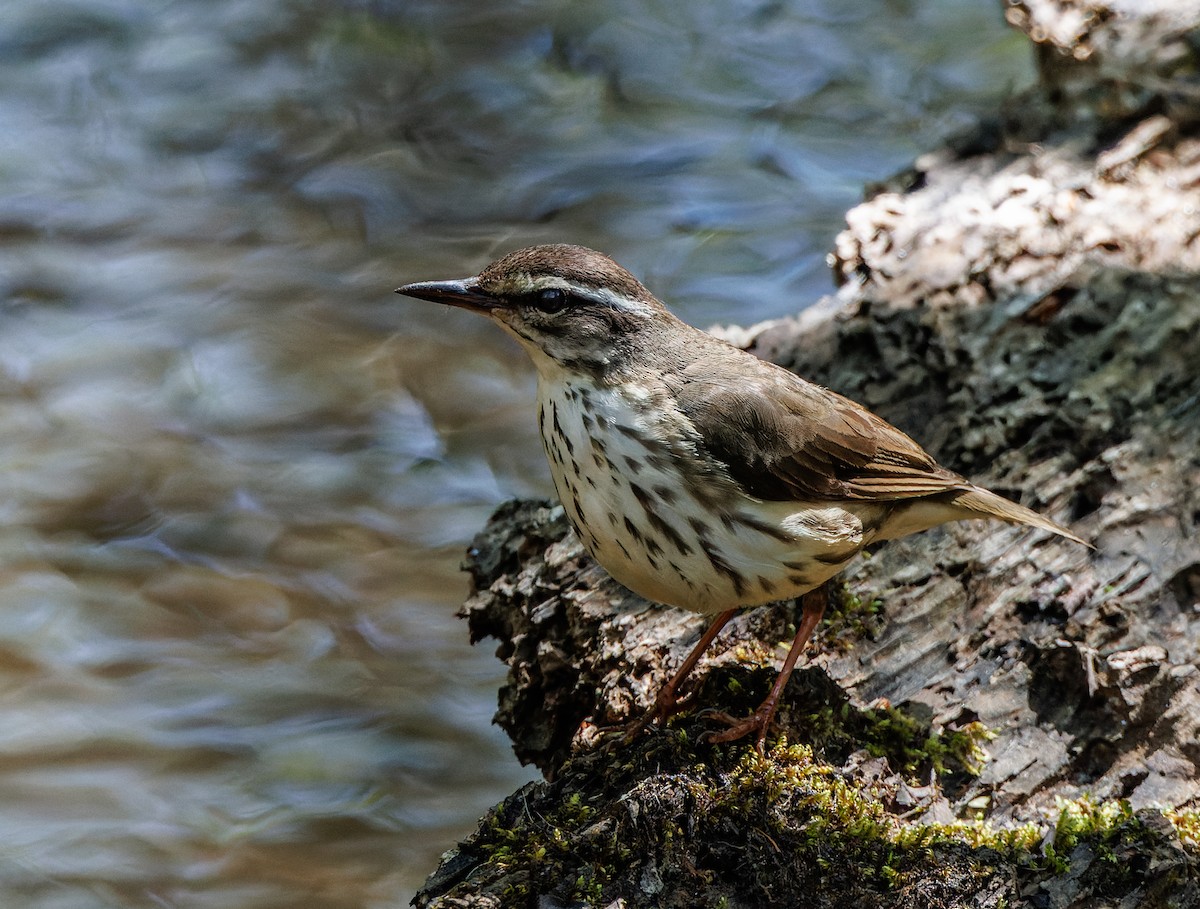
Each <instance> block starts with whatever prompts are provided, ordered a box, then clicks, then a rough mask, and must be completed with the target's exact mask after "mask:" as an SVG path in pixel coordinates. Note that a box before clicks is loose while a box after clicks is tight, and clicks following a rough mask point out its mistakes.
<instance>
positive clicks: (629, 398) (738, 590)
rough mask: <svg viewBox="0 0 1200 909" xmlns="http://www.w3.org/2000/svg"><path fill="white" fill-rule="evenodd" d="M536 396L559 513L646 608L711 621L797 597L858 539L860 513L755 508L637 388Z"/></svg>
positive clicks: (840, 561) (561, 390)
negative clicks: (674, 609)
mask: <svg viewBox="0 0 1200 909" xmlns="http://www.w3.org/2000/svg"><path fill="white" fill-rule="evenodd" d="M538 391H539V394H538V401H539V420H540V423H541V430H542V440H543V443H544V444H545V448H546V455H547V457H548V458H549V461H550V469H551V473H552V475H553V477H554V484H555V487H556V489H557V490H558V495H559V498H560V499H561V500H562V503H563V507H564V508H565V510H566V513H567V516H568V517H569V518H570V520H571V523H572V524H573V525H574V527H575V530H576V532H577V533H578V534H579V537H580V539H581V540H582V541H583V544H584V546H585V547H586V548H587V549H588V551H589V552H590V553H591V555H592V556H593V557H594V558H595V559H596V561H597V562H599V563H600V564H601V565H602V566H604V568H605V569H606V570H607V571H608V572H609V574H611V575H612V576H613V577H614V578H616V579H617V580H618V581H620V582H621V583H622V584H624V585H625V586H626V587H628V588H629V589H630V590H633V591H634V592H635V593H638V594H641V595H642V596H644V597H646V598H647V599H649V600H653V601H655V602H659V603H666V604H669V605H672V606H679V607H682V608H685V609H690V610H693V611H696V612H704V613H713V612H720V611H723V610H726V609H730V608H733V607H735V606H753V605H758V604H761V603H769V602H772V601H774V600H780V599H786V598H789V597H793V596H798V595H799V594H801V593H804V592H806V591H808V590H811V589H813V588H814V587H817V586H819V585H820V584H822V583H824V582H825V581H826V580H828V579H829V578H831V577H833V575H835V574H837V573H838V572H839V571H840V570H841V569H842V568H843V567H844V566H845V564H846V562H847V561H848V560H849V559H850V558H853V556H854V555H855V554H856V553H857V552H858V551H859V550H860V549H861V548H862V546H863V545H864V543H865V541H864V538H863V520H862V518H864V517H867V515H860V514H855V513H852V512H851V511H849V510H847V509H846V508H842V507H839V506H837V505H832V504H829V503H819V504H818V503H812V504H809V505H806V504H805V503H795V502H786V503H778V502H760V501H758V500H756V499H752V498H749V497H748V496H745V495H743V494H742V493H740V492H739V491H738V490H737V489H736V487H735V486H734V484H733V483H732V481H730V480H729V479H728V478H724V477H720V476H717V475H715V474H712V473H711V472H706V470H705V467H704V465H703V463H702V462H700V461H698V460H697V459H696V447H695V430H694V429H693V428H692V427H691V426H690V424H689V423H687V421H686V419H685V418H683V417H681V416H680V415H678V414H675V413H672V412H670V411H666V410H663V409H660V408H654V407H647V406H645V405H646V404H647V403H648V402H647V401H646V400H645V399H643V400H638V399H637V398H636V395H638V394H639V391H638V390H637V389H632V388H630V387H629V386H618V387H615V388H609V389H605V390H601V391H598V390H596V389H595V388H590V389H588V388H587V387H585V386H583V385H580V384H576V383H573V382H570V381H567V382H563V381H561V377H560V380H559V381H555V382H552V383H549V382H548V383H543V384H541V385H540V386H539V389H538ZM642 394H643V395H644V393H642ZM635 405H636V406H635ZM650 421H653V422H654V423H655V424H656V426H655V427H654V428H655V430H656V431H655V432H654V433H653V434H652V435H650V434H647V432H646V430H647V423H648V422H650ZM660 439H668V440H669V442H665V443H664V442H661V441H657V440H660ZM681 471H682V472H684V474H685V475H686V477H689V478H690V480H688V481H687V482H684V481H683V480H681ZM864 507H865V508H871V507H872V506H864ZM856 510H861V509H856Z"/></svg>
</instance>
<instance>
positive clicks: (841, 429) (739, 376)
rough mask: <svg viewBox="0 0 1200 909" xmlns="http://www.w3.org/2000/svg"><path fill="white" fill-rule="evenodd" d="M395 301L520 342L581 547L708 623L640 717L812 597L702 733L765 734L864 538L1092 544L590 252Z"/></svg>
mask: <svg viewBox="0 0 1200 909" xmlns="http://www.w3.org/2000/svg"><path fill="white" fill-rule="evenodd" d="M397 293H401V294H406V295H408V296H410V297H417V298H420V299H423V300H432V301H434V302H438V303H446V304H449V305H451V306H459V307H462V308H463V309H470V310H473V311H475V312H479V313H483V314H484V315H486V316H488V317H490V318H491V319H492V320H493V321H495V322H496V323H497V324H498V325H500V327H501V328H504V329H505V330H506V331H508V332H509V333H510V334H512V335H513V336H514V337H515V338H516V339H517V340H518V341H519V342H520V343H521V346H523V347H524V348H525V350H526V351H528V353H529V356H530V357H531V358H532V359H533V362H534V365H535V366H536V367H537V372H538V423H539V426H540V428H541V434H542V444H543V446H544V447H545V450H546V456H547V458H548V459H549V461H550V472H551V474H552V475H553V477H554V486H555V488H556V489H557V491H558V495H559V498H560V499H561V500H562V504H563V507H564V509H565V510H566V513H567V516H568V517H569V518H570V520H571V524H572V525H573V526H574V528H575V531H576V533H577V534H578V535H579V538H580V539H581V540H582V541H583V544H584V546H585V547H586V548H587V550H588V552H590V553H591V554H592V556H593V557H594V558H595V559H596V561H597V562H599V563H600V564H601V565H602V566H604V568H605V569H607V571H608V572H609V574H611V575H612V576H613V577H614V578H616V579H617V580H618V581H620V582H621V583H622V584H624V585H625V586H626V587H628V588H629V589H630V590H632V591H634V592H636V593H638V594H641V595H642V596H643V597H645V598H647V599H649V600H653V601H655V602H658V603H666V604H669V605H671V606H678V607H680V608H683V609H689V610H692V611H694V612H699V613H704V614H709V615H716V619H715V620H714V621H713V623H712V625H711V626H710V627H709V629H708V631H706V632H705V634H704V635H703V637H702V638H701V639H700V641H699V642H698V643H697V645H696V646H695V648H694V649H693V650H692V652H691V653H690V654H689V655H688V657H687V659H686V660H685V661H684V663H683V665H682V666H681V667H680V669H679V670H678V671H677V672H676V674H675V676H674V677H673V678H672V679H671V680H670V681H669V682H667V684H666V685H664V686H663V688H662V690H661V691H660V692H659V695H658V697H657V699H656V701H655V704H654V707H653V708H652V709H651V711H650V713H649V714H648V715H647V717H646V718H645V719H644V720H643V721H642V722H641V723H640V724H637V728H641V727H642V726H644V725H646V724H648V723H650V722H652V721H654V720H655V719H663V718H665V717H666V716H668V715H669V714H670V713H672V712H673V711H674V710H675V709H676V707H677V703H678V696H677V692H678V690H679V688H680V684H681V683H682V681H683V679H684V678H685V677H686V676H687V674H688V673H689V672H690V671H691V669H692V668H693V667H694V666H695V665H696V663H697V662H698V661H699V659H700V656H701V655H702V654H703V652H704V651H705V650H706V649H707V647H708V646H709V644H711V643H712V641H713V639H714V638H715V637H716V636H717V633H718V632H719V631H720V630H721V628H722V627H723V626H724V625H725V623H726V622H728V621H729V620H730V618H732V617H733V615H734V614H735V613H736V612H737V610H739V609H741V608H744V607H747V606H758V605H761V604H764V603H769V602H773V601H776V600H783V599H788V598H791V597H797V596H800V595H802V594H806V596H805V598H804V600H803V609H802V620H801V623H800V628H799V629H798V630H797V632H796V637H795V640H794V641H793V642H792V647H791V650H790V651H789V653H788V656H787V659H786V660H785V662H784V665H783V669H782V671H781V672H780V673H779V676H778V678H777V679H776V681H775V684H774V686H773V687H772V689H771V693H770V694H769V695H768V697H767V699H766V700H765V701H764V702H763V704H762V706H761V707H759V708H758V710H756V711H755V712H754V713H753V714H752V715H751V716H749V717H747V718H744V719H740V720H734V719H732V718H729V717H724V718H723V719H725V721H726V722H728V723H729V728H728V729H727V730H725V731H723V732H721V733H720V734H718V735H714V736H711V738H712V739H713V740H717V741H731V740H733V739H736V738H740V737H741V736H744V735H748V734H750V733H754V734H756V735H757V738H758V742H759V744H760V745H761V742H762V739H763V736H764V735H765V734H766V731H767V728H768V727H769V725H770V724H771V721H772V719H773V717H774V714H775V709H776V707H777V705H778V702H779V697H780V694H781V693H782V691H783V688H784V685H786V683H787V680H788V676H789V675H790V674H791V672H792V669H793V668H794V667H795V665H796V660H797V658H798V657H799V655H800V653H801V651H802V650H803V649H804V646H805V643H806V642H807V641H808V639H809V637H810V636H811V635H812V632H813V630H814V628H815V627H816V625H817V623H818V622H819V621H820V620H821V617H822V615H823V614H824V611H825V597H824V594H823V588H822V585H824V583H825V582H826V581H827V580H829V579H830V578H832V577H833V576H834V575H836V574H837V573H838V572H839V571H841V570H842V569H843V568H845V567H846V565H847V564H848V563H849V562H850V560H851V559H853V558H854V557H855V556H856V555H857V554H858V553H859V552H860V551H862V549H863V547H865V546H867V545H869V544H871V543H874V542H877V541H879V540H889V539H895V538H897V537H902V536H906V535H908V534H911V533H917V532H918V531H921V530H927V529H929V528H931V527H935V526H937V525H939V524H943V523H946V522H947V521H960V520H970V519H975V518H997V519H999V520H1001V521H1007V522H1009V523H1013V524H1028V525H1030V526H1033V527H1038V528H1041V529H1043V530H1048V531H1051V532H1053V533H1057V534H1061V535H1062V536H1064V537H1067V538H1068V539H1071V540H1074V541H1076V542H1079V543H1083V542H1084V541H1083V540H1081V539H1080V538H1079V537H1077V536H1075V535H1074V534H1073V533H1071V532H1070V531H1068V530H1066V529H1065V528H1063V527H1061V526H1059V525H1058V524H1056V523H1054V522H1053V521H1051V520H1049V519H1048V518H1044V517H1042V516H1041V515H1039V514H1037V513H1035V512H1033V511H1030V510H1029V509H1028V508H1025V507H1024V506H1022V505H1017V504H1016V503H1014V502H1010V501H1008V500H1007V499H1004V498H1002V497H1000V496H998V495H996V494H995V493H993V492H989V491H988V490H986V489H983V488H982V487H980V486H976V485H974V484H972V483H971V482H970V481H968V480H966V479H964V478H963V477H961V476H959V475H958V474H956V473H953V472H952V471H949V470H946V469H945V468H944V467H941V466H939V465H938V464H937V463H936V462H935V461H934V460H933V458H931V457H930V456H929V455H928V454H926V453H925V451H924V450H923V449H922V448H921V447H920V446H919V445H917V443H916V442H914V441H913V440H912V439H910V438H909V437H908V436H906V435H905V434H904V433H902V432H901V431H900V430H898V429H896V428H895V427H893V426H891V425H890V424H889V423H887V422H885V421H884V420H882V419H881V418H879V417H877V416H875V414H873V413H871V412H870V411H868V410H866V409H864V408H863V407H860V406H859V405H858V404H855V403H854V402H853V401H851V400H849V399H847V398H844V397H842V396H841V395H839V394H835V393H834V392H832V391H829V390H827V389H825V388H822V387H820V386H819V385H814V384H812V383H811V382H806V381H805V380H804V379H801V378H799V377H798V376H796V375H794V374H793V373H790V372H788V371H787V370H785V369H782V368H781V367H778V366H775V365H773V364H771V363H767V362H764V361H763V360H759V359H758V358H757V357H755V356H753V355H751V354H749V353H746V352H745V351H743V350H739V349H738V348H736V347H734V346H732V345H730V344H727V343H726V342H724V341H722V340H719V339H718V338H715V337H713V336H712V335H709V334H707V333H706V332H703V331H700V330H699V329H696V328H693V327H692V326H690V325H688V324H686V323H684V322H682V321H680V320H679V319H677V318H676V317H675V316H674V315H672V314H671V313H670V312H669V311H668V310H667V308H666V307H665V306H664V305H663V304H662V303H661V302H659V300H658V299H656V298H655V297H654V295H653V294H651V293H650V292H649V291H648V290H646V288H645V287H643V286H642V285H641V284H640V283H639V282H638V281H637V279H636V278H634V277H633V275H631V274H630V273H629V272H627V271H626V270H625V269H624V268H622V267H621V266H620V265H618V264H617V263H616V262H614V261H612V260H611V259H609V258H608V257H607V256H605V255H602V254H601V253H598V252H595V251H594V250H590V249H585V248H583V247H579V246H567V245H554V246H535V247H531V248H529V249H522V250H518V251H517V252H513V253H510V254H509V255H507V256H504V257H503V258H501V259H499V260H497V261H495V262H493V263H492V264H491V265H489V266H488V267H487V268H485V269H484V270H483V271H482V272H481V273H480V274H478V275H477V276H475V277H472V278H466V279H463V280H456V281H427V282H422V283H417V284H407V285H405V286H404V287H401V288H399V289H398V290H397ZM1084 545H1087V544H1086V543H1085V544H1084Z"/></svg>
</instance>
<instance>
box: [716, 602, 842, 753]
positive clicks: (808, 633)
mask: <svg viewBox="0 0 1200 909" xmlns="http://www.w3.org/2000/svg"><path fill="white" fill-rule="evenodd" d="M828 603H829V597H828V596H827V595H826V593H825V588H824V586H821V587H818V588H817V589H816V590H810V591H809V592H808V593H806V594H805V595H804V599H803V600H802V601H801V604H800V608H801V610H802V613H801V616H800V627H799V629H797V631H796V637H795V638H793V639H792V649H791V650H789V651H788V655H787V659H786V660H784V661H783V668H782V669H781V670H779V675H778V677H777V678H776V679H775V684H774V685H772V686H771V693H770V694H768V695H767V699H766V700H765V701H763V702H762V704H761V705H759V708H758V709H757V710H755V711H754V713H752V714H750V716H748V717H745V718H744V719H741V720H737V719H734V718H732V717H728V716H726V717H721V719H723V720H725V721H727V722H728V723H729V728H728V729H726V730H725V731H724V732H717V733H710V734H709V736H708V740H709V741H710V742H733V741H736V740H737V739H740V738H742V737H743V736H747V735H749V734H750V733H752V732H753V733H756V734H757V737H758V738H757V742H756V744H757V747H758V749H759V751H761V750H762V746H763V739H764V738H766V736H767V729H769V728H770V726H771V721H772V720H774V719H775V711H776V710H777V709H778V707H779V698H780V696H781V695H782V694H783V689H784V687H786V685H787V683H788V679H789V678H790V677H791V675H792V670H793V669H795V668H796V661H797V660H798V659H800V654H801V653H802V652H803V650H804V645H805V644H807V643H808V639H809V638H811V637H812V633H813V631H815V630H816V627H817V625H818V624H819V623H820V621H821V619H822V617H824V615H825V607H826V606H827V605H828Z"/></svg>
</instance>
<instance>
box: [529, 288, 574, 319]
mask: <svg viewBox="0 0 1200 909" xmlns="http://www.w3.org/2000/svg"><path fill="white" fill-rule="evenodd" d="M534 299H535V301H536V302H535V303H534V305H535V306H537V308H538V309H540V310H541V311H542V312H548V313H552V314H553V313H556V312H562V311H563V309H565V308H566V305H567V292H566V291H565V290H563V289H562V288H561V287H547V288H546V289H545V290H542V291H538V294H537V296H536V297H535V298H534Z"/></svg>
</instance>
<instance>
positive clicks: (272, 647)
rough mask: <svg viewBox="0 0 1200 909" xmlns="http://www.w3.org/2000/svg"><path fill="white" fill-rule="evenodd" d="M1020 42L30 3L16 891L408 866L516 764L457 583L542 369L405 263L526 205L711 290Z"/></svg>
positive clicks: (799, 4)
mask: <svg viewBox="0 0 1200 909" xmlns="http://www.w3.org/2000/svg"><path fill="white" fill-rule="evenodd" d="M1031 79H1032V66H1031V62H1030V58H1029V53H1028V48H1027V47H1026V46H1025V43H1024V41H1023V39H1021V38H1020V37H1019V36H1017V35H1015V34H1010V33H1009V32H1008V31H1007V30H1006V29H1005V27H1004V26H1003V23H1002V20H1001V4H1000V3H999V2H984V3H981V2H979V0H924V2H921V0H858V2H854V3H846V2H844V0H792V2H786V0H778V2H766V0H762V2H750V0H710V2H704V3H689V4H684V3H679V2H674V0H661V2H658V0H609V2H603V0H572V2H567V0H561V2H555V0H511V2H506V3H496V4H487V3H480V2H478V0H408V2H403V0H357V2H355V0H341V2H316V0H307V2H306V0H4V4H3V11H2V12H0V123H2V124H3V129H2V131H0V290H2V294H0V515H2V519H0V905H3V906H20V907H23V909H75V907H113V906H120V907H126V906H130V907H208V906H211V907H221V909H231V907H236V909H262V907H293V906H301V905H302V906H305V907H308V909H334V907H383V906H397V905H403V904H404V903H406V902H407V900H408V899H409V897H410V896H411V895H412V892H413V890H414V889H415V888H416V886H418V885H419V883H420V881H421V880H422V879H423V878H424V876H425V875H426V874H428V873H429V872H430V871H432V869H433V868H434V866H435V864H436V861H437V858H438V855H439V854H440V853H441V852H442V851H443V850H444V849H446V848H448V847H450V846H451V845H452V844H453V843H454V841H455V840H456V839H457V838H459V837H460V836H462V835H464V834H466V833H467V832H468V831H469V830H470V829H471V828H472V827H473V826H474V822H475V820H476V819H477V817H478V816H479V815H480V814H481V813H482V812H483V811H484V810H485V809H486V808H487V807H488V806H489V805H491V804H492V803H494V802H495V801H497V800H498V799H499V798H501V797H502V796H503V795H505V794H507V793H508V792H510V791H511V790H512V789H514V788H515V787H516V786H518V785H519V784H520V783H522V782H523V781H525V780H527V779H530V778H532V774H531V773H530V771H528V770H525V769H522V768H520V767H519V766H518V765H517V763H516V761H515V760H514V759H513V757H512V755H511V753H510V752H509V750H508V747H507V742H506V740H505V739H504V737H503V736H502V735H501V734H500V733H499V732H498V731H497V730H495V729H494V728H493V727H491V725H490V717H491V713H492V710H493V706H494V703H495V690H496V687H497V685H498V683H499V681H500V679H501V678H502V675H503V667H502V666H501V664H500V663H499V662H498V661H497V660H496V659H495V658H494V656H493V655H492V648H490V647H489V646H487V645H486V644H485V645H483V646H481V647H478V648H474V649H472V648H470V647H469V646H468V645H467V642H466V634H465V629H464V628H463V627H462V625H461V624H460V623H459V622H458V621H457V620H456V619H455V618H454V611H455V609H456V607H457V606H458V604H459V603H460V602H461V600H462V598H463V597H464V595H465V593H466V586H467V585H466V580H465V577H464V576H463V575H461V574H460V573H459V562H460V560H461V554H462V551H463V549H464V548H465V546H466V544H467V542H468V541H469V540H470V538H471V535H472V534H473V533H474V532H475V531H476V530H477V529H478V528H479V527H480V526H482V524H483V522H484V521H485V519H486V517H487V515H488V514H489V512H490V510H491V509H492V508H494V507H495V506H496V505H497V504H498V503H500V502H501V501H503V500H504V499H505V498H508V497H511V496H516V495H530V494H547V493H549V489H550V487H549V483H548V477H547V473H546V469H545V467H544V465H543V463H542V455H541V451H540V447H539V444H538V442H537V439H536V435H535V426H534V419H533V414H532V410H533V408H532V392H533V381H532V374H531V369H530V367H529V365H528V364H527V363H526V362H525V360H524V359H523V356H522V354H521V353H520V352H519V351H518V350H517V348H516V347H515V345H513V344H511V343H509V342H508V341H507V340H506V339H504V338H503V337H502V336H501V335H500V333H499V332H498V331H496V330H494V329H492V328H491V327H490V326H488V325H486V324H485V323H484V321H483V320H480V319H473V318H472V317H471V316H470V315H469V314H466V313H461V312H457V311H450V310H443V309H439V308H437V307H433V306H431V305H428V304H426V305H422V304H419V303H416V302H413V301H409V300H405V299H401V298H399V297H396V296H394V295H393V294H392V293H391V291H392V288H394V287H395V286H396V285H398V284H400V283H402V282H405V281H410V280H416V279H425V278H436V277H460V276H465V275H466V274H470V273H473V272H474V271H476V270H477V269H478V268H479V267H480V266H481V265H482V264H484V263H485V262H486V261H487V260H489V259H490V258H492V257H493V256H494V255H496V254H498V253H500V252H504V251H507V250H510V249H512V248H515V247H517V246H521V245H526V244H529V243H533V242H540V241H551V240H554V241H573V242H579V243H585V244H588V245H593V246H596V247H599V248H600V249H603V250H605V251H607V252H609V253H611V254H613V255H614V256H615V257H616V258H618V259H619V260H620V261H621V262H622V263H624V264H625V265H627V266H628V267H629V268H630V269H631V270H633V271H634V272H635V273H637V274H638V275H640V276H642V277H643V278H644V279H645V280H646V282H647V283H648V284H649V285H650V286H651V287H652V289H654V290H656V291H657V292H658V293H659V295H660V296H662V297H664V298H666V299H667V300H669V301H671V302H672V303H673V304H674V306H675V308H676V310H677V311H678V312H679V313H680V314H681V315H683V316H684V317H685V318H687V319H689V320H690V321H693V322H696V323H699V324H708V323H712V322H714V321H719V320H724V321H730V322H744V323H748V322H753V321H757V320H761V319H764V318H767V317H771V316H778V315H782V314H785V313H790V312H793V311H795V310H797V309H799V308H801V307H803V306H805V305H807V304H808V303H809V302H811V301H812V300H813V299H815V298H816V297H817V296H819V295H820V294H822V293H825V292H827V291H828V290H829V289H830V282H829V277H828V273H827V270H826V267H825V265H824V261H823V260H824V256H825V253H826V251H827V250H828V249H829V248H830V245H831V241H832V238H833V236H834V234H835V233H836V231H837V230H838V228H839V226H840V224H841V222H842V216H843V213H844V212H845V210H846V209H847V208H848V207H850V206H851V205H853V204H854V202H855V201H856V200H857V199H858V198H859V197H860V195H861V192H862V185H863V184H864V182H867V181H870V180H873V179H879V178H882V177H885V176H886V175H888V174H889V173H891V172H893V171H895V170H897V169H899V168H900V167H902V166H904V165H905V164H906V163H907V162H909V161H910V160H911V158H912V157H913V156H915V155H916V154H918V153H920V152H921V151H923V150H927V149H929V148H932V147H933V146H935V145H936V144H937V142H938V141H939V139H941V138H943V137H945V136H947V135H948V134H951V133H953V132H954V131H955V130H956V129H958V128H959V127H961V126H962V125H964V124H965V123H968V122H970V121H971V120H972V119H973V118H974V117H975V116H977V115H978V114H979V113H981V112H986V111H988V110H991V109H993V108H995V107H996V105H997V104H998V103H999V102H1000V100H1001V99H1003V98H1004V97H1006V96H1008V95H1009V94H1011V93H1012V92H1013V91H1014V90H1016V89H1019V88H1020V87H1022V86H1023V85H1024V84H1027V83H1028V82H1029V81H1030V80H1031Z"/></svg>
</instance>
